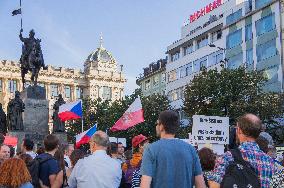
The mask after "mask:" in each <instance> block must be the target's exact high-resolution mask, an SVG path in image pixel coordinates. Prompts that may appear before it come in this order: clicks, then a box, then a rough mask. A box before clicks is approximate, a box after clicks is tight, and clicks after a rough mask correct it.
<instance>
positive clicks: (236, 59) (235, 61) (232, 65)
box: [228, 53, 243, 69]
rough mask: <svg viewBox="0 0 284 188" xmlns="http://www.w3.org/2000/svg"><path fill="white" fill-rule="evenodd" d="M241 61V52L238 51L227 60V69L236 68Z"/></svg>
mask: <svg viewBox="0 0 284 188" xmlns="http://www.w3.org/2000/svg"><path fill="white" fill-rule="evenodd" d="M242 63H243V53H239V54H238V55H235V56H233V57H230V58H229V60H228V68H229V69H237V68H239V67H240V66H241V65H242Z"/></svg>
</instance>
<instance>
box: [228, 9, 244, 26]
mask: <svg viewBox="0 0 284 188" xmlns="http://www.w3.org/2000/svg"><path fill="white" fill-rule="evenodd" d="M241 17H242V9H239V10H238V11H236V12H234V13H232V14H230V15H229V16H227V18H226V23H227V25H228V24H231V23H234V22H236V21H237V20H239V19H240V18H241Z"/></svg>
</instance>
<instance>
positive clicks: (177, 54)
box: [171, 52, 180, 62]
mask: <svg viewBox="0 0 284 188" xmlns="http://www.w3.org/2000/svg"><path fill="white" fill-rule="evenodd" d="M179 54H180V53H179V52H176V53H174V54H172V55H171V61H172V62H174V61H176V60H178V59H179Z"/></svg>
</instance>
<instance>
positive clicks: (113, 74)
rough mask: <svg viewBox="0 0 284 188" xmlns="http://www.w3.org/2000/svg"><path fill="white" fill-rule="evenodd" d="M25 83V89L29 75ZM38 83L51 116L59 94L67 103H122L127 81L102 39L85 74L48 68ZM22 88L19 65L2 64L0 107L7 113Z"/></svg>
mask: <svg viewBox="0 0 284 188" xmlns="http://www.w3.org/2000/svg"><path fill="white" fill-rule="evenodd" d="M26 79H27V81H26V84H25V87H27V86H28V85H29V84H30V81H29V80H30V74H27V75H26ZM38 82H39V85H40V86H42V87H44V88H45V89H46V94H47V99H49V105H50V114H51V113H52V107H53V104H54V102H55V100H56V99H57V97H58V95H59V94H62V96H63V98H64V99H65V101H66V102H68V101H75V100H77V99H80V98H85V97H90V98H91V99H97V98H101V99H103V100H112V101H114V100H117V99H121V98H123V96H124V83H125V82H126V79H125V76H124V74H123V73H122V65H121V66H120V67H118V65H117V62H116V60H115V59H114V57H113V56H112V54H111V53H110V52H109V51H107V50H106V49H105V48H104V47H103V46H102V39H101V42H100V46H99V47H98V48H97V49H96V50H95V51H94V52H92V53H91V54H90V55H89V56H88V58H87V59H86V61H85V63H84V70H83V71H82V70H77V69H71V68H67V67H53V66H48V69H47V70H41V71H40V74H39V78H38ZM22 86H23V84H22V81H21V71H20V64H19V63H18V62H14V61H8V60H0V103H2V105H3V109H4V110H5V111H6V109H7V104H8V102H9V100H10V99H11V98H13V97H14V93H15V91H17V90H18V91H21V90H22V88H23V87H22Z"/></svg>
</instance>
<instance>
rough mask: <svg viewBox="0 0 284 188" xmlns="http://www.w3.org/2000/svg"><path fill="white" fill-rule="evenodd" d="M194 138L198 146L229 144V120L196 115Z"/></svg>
mask: <svg viewBox="0 0 284 188" xmlns="http://www.w3.org/2000/svg"><path fill="white" fill-rule="evenodd" d="M192 136H193V139H194V142H196V143H198V144H208V143H210V144H229V118H228V117H219V116H204V115H194V116H193V127H192Z"/></svg>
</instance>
